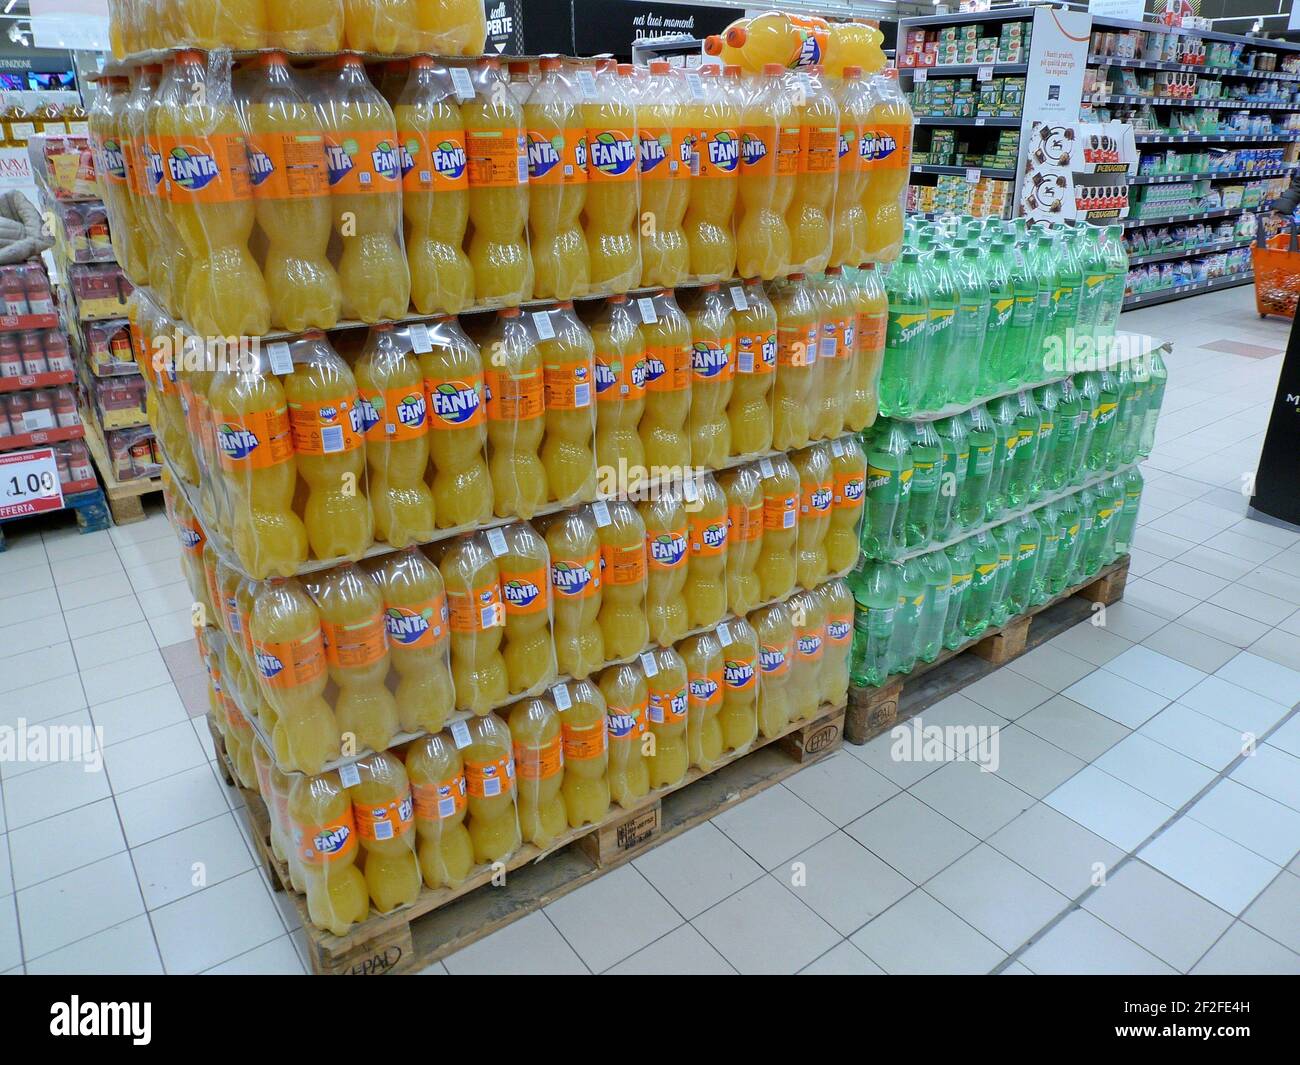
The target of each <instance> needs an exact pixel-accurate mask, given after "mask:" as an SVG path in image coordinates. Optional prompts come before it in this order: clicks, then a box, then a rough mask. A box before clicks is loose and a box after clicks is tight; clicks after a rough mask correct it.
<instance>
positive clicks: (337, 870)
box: [289, 772, 370, 936]
mask: <svg viewBox="0 0 1300 1065" xmlns="http://www.w3.org/2000/svg"><path fill="white" fill-rule="evenodd" d="M289 824H290V826H291V828H292V831H293V837H294V841H295V844H296V848H297V856H298V860H299V862H300V863H301V866H302V872H303V879H304V880H305V881H306V882H307V914H308V916H309V917H310V918H311V923H312V924H314V925H315V926H316V927H317V928H323V929H325V930H326V931H327V932H333V933H334V935H336V936H341V935H346V934H347V931H348V929H349V928H351V927H352V926H353V925H354V924H356V923H358V922H359V921H364V920H365V919H366V916H367V915H368V914H369V913H370V897H369V895H368V893H367V891H366V880H365V877H363V876H362V875H361V870H360V869H358V868H357V826H356V821H355V820H354V818H353V815H352V803H351V802H350V801H349V800H348V793H347V791H346V790H345V789H344V787H343V785H342V783H340V781H339V775H338V773H336V772H331V773H325V774H324V775H322V776H303V777H295V778H294V780H293V784H292V785H291V786H290V788H289Z"/></svg>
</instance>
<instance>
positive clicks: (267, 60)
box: [251, 52, 288, 67]
mask: <svg viewBox="0 0 1300 1065" xmlns="http://www.w3.org/2000/svg"><path fill="white" fill-rule="evenodd" d="M251 62H252V64H253V66H256V67H282V66H284V65H285V63H287V62H288V60H287V59H286V58H285V55H284V53H283V52H258V53H257V55H255V56H253V58H252V60H251Z"/></svg>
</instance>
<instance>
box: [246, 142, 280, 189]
mask: <svg viewBox="0 0 1300 1065" xmlns="http://www.w3.org/2000/svg"><path fill="white" fill-rule="evenodd" d="M274 173H275V164H274V163H273V162H271V157H270V156H269V155H267V154H266V152H263V151H260V150H258V149H257V148H254V147H253V146H252V145H249V148H248V180H249V181H251V182H252V183H253V187H254V188H256V187H257V186H258V185H261V184H262V183H263V182H265V181H266V179H267V178H269V177H270V176H271V175H272V174H274Z"/></svg>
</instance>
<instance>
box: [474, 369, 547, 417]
mask: <svg viewBox="0 0 1300 1065" xmlns="http://www.w3.org/2000/svg"><path fill="white" fill-rule="evenodd" d="M483 379H484V382H485V383H486V385H487V416H488V418H489V419H491V420H492V421H494V422H524V421H528V420H530V419H532V418H540V417H541V416H542V415H543V414H545V413H546V383H545V380H544V378H543V376H542V368H541V366H537V367H535V368H534V369H532V370H525V371H524V372H523V373H509V372H507V371H504V370H485V371H484V373H483Z"/></svg>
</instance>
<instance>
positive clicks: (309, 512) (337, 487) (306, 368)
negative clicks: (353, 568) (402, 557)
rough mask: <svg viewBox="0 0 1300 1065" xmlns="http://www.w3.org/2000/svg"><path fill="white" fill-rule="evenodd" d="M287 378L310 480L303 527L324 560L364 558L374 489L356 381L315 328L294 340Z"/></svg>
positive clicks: (293, 427) (292, 419)
mask: <svg viewBox="0 0 1300 1065" xmlns="http://www.w3.org/2000/svg"><path fill="white" fill-rule="evenodd" d="M290 351H291V353H292V356H293V362H294V365H293V373H290V374H285V376H284V394H285V399H286V400H287V401H288V404H289V429H290V432H291V435H292V438H293V449H294V453H295V454H296V455H297V461H298V472H299V473H300V474H301V475H302V479H303V481H305V482H306V499H305V501H304V502H303V503H302V507H301V509H302V519H303V524H304V525H305V526H306V528H307V540H308V543H309V544H310V545H311V549H312V554H313V555H314V556H315V557H316V558H320V559H332V558H352V559H357V558H360V557H361V555H362V554H363V553H364V552H365V550H366V548H367V547H369V546H370V545H371V544H372V543H373V542H374V537H375V530H374V515H373V514H372V513H371V510H370V499H369V497H368V496H367V494H366V483H365V472H366V453H365V436H364V435H363V434H364V422H363V420H362V413H361V406H360V396H359V393H358V392H357V382H356V378H355V377H353V375H352V371H351V370H350V369H349V368H348V364H347V363H345V362H344V361H343V360H342V359H341V358H340V357H339V354H338V352H336V351H335V350H334V349H333V348H332V347H331V346H330V343H329V341H328V340H326V339H325V334H324V333H319V332H314V331H313V332H310V333H307V334H305V335H304V336H303V337H302V338H301V339H299V340H295V341H294V342H293V343H292V344H291V345H290Z"/></svg>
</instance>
